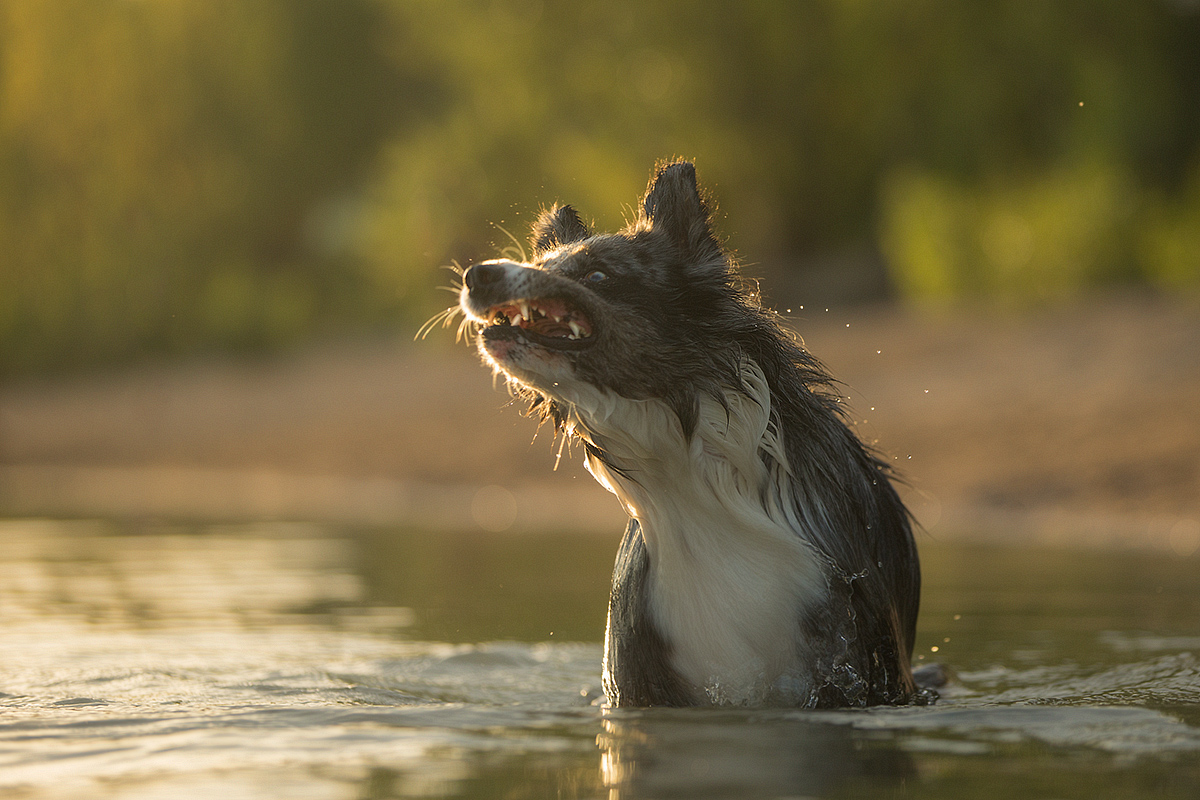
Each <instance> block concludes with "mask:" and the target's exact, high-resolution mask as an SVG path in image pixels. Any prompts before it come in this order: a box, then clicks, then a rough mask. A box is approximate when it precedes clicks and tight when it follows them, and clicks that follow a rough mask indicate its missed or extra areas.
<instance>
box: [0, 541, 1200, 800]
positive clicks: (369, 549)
mask: <svg viewBox="0 0 1200 800" xmlns="http://www.w3.org/2000/svg"><path fill="white" fill-rule="evenodd" d="M616 538H617V534H616V532H614V536H613V538H612V539H607V538H592V537H579V536H571V535H563V536H546V535H538V536H534V535H522V534H519V533H518V534H503V535H499V534H481V533H466V532H464V533H462V534H458V535H446V534H429V533H424V532H421V531H409V530H403V529H396V528H362V529H351V528H336V527H328V526H311V525H274V524H273V525H244V526H219V525H200V524H197V525H191V526H181V525H169V526H168V525H161V526H155V525H147V524H138V525H132V524H119V523H115V522H92V521H44V520H9V521H4V522H0V653H3V662H2V664H0V795H3V796H5V797H14V798H38V799H40V798H81V797H87V798H101V799H103V798H138V799H139V800H141V799H143V798H159V797H162V798H167V797H170V798H180V797H204V798H209V797H221V798H229V799H230V800H232V799H233V798H237V799H238V800H240V799H241V798H403V797H463V798H467V797H479V798H492V797H518V798H520V797H531V798H532V797H561V798H575V797H579V798H591V797H627V798H648V797H655V798H669V797H679V798H704V797H729V798H755V797H763V798H767V797H800V796H817V797H863V796H865V797H922V798H926V797H948V798H949V797H954V798H974V797H978V798H990V797H1123V798H1124V797H1155V798H1160V797H1165V798H1175V797H1178V798H1194V797H1197V796H1200V657H1198V656H1200V557H1197V556H1195V555H1193V556H1190V557H1188V558H1182V557H1179V556H1176V555H1159V554H1146V553H1128V552H1121V553H1088V552H1082V553H1081V552H1075V551H1054V550H1032V549H1017V548H1004V547H983V546H966V545H952V544H937V543H926V544H925V546H924V547H923V559H924V564H925V572H926V590H925V596H924V604H923V610H922V617H921V624H920V630H919V638H918V645H917V652H918V657H919V658H920V659H921V660H922V661H929V660H937V661H938V662H941V663H943V664H947V665H950V666H951V667H952V668H953V669H954V670H955V671H956V672H957V674H958V680H957V682H956V683H955V684H954V685H952V686H951V687H950V688H949V689H948V690H947V691H946V692H945V693H944V696H943V698H942V699H941V701H939V702H938V703H937V704H936V705H935V706H933V707H931V708H901V709H876V710H871V711H865V712H864V711H847V712H816V713H815V712H801V711H789V710H771V711H764V710H751V709H691V710H661V709H654V710H645V711H626V710H621V711H618V712H611V711H606V710H604V709H603V708H601V707H600V706H599V705H598V704H597V697H598V693H599V688H600V686H599V664H600V656H601V646H600V643H599V642H600V638H601V635H602V633H603V625H604V611H605V603H606V600H607V584H608V579H609V573H610V570H611V562H612V557H613V554H614V552H615V549H616ZM935 648H936V649H935Z"/></svg>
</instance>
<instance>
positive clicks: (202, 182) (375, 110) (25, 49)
mask: <svg viewBox="0 0 1200 800" xmlns="http://www.w3.org/2000/svg"><path fill="white" fill-rule="evenodd" d="M375 13H376V8H375V6H373V5H370V4H368V3H362V2H344V3H339V4H336V5H334V4H329V3H323V2H319V0H308V1H307V2H288V1H287V0H270V1H267V0H264V1H263V2H256V3H239V2H233V1H232V0H211V1H206V2H172V3H136V2H93V1H92V0H37V1H33V0H31V2H20V3H5V4H3V5H2V6H0V242H3V247H4V258H3V260H0V286H3V291H0V369H6V370H13V369H18V370H19V369H28V368H34V367H39V366H45V365H53V364H56V363H80V362H86V361H91V360H95V359H110V358H113V357H117V356H122V355H126V354H129V353H132V352H139V351H146V350H150V351H154V350H178V349H188V348H192V347H196V346H200V345H202V344H204V343H210V344H211V343H218V344H224V345H237V346H245V345H261V344H270V343H273V342H278V341H281V340H285V339H287V338H289V337H292V336H295V335H297V334H299V333H301V332H303V331H304V330H305V329H306V328H308V327H309V326H311V325H312V324H314V322H315V321H316V320H318V319H319V318H320V316H321V313H322V311H323V310H325V306H327V305H328V304H329V302H330V300H329V297H330V295H329V293H328V292H326V291H325V290H327V289H331V288H333V289H337V290H339V291H340V292H341V293H344V292H345V286H344V284H346V283H347V282H348V281H350V280H352V279H353V275H354V273H353V272H352V271H351V270H349V269H347V268H345V267H340V266H339V265H338V264H337V263H336V262H337V259H336V258H335V257H333V255H334V254H331V253H329V252H319V251H318V250H317V249H316V248H314V247H312V246H310V245H311V240H312V239H313V237H312V236H309V235H307V234H308V233H311V231H310V229H311V228H313V227H319V226H320V225H321V224H322V223H323V222H325V223H326V224H327V221H323V220H321V219H320V218H319V217H316V218H314V213H315V211H319V208H318V207H317V204H318V202H319V201H321V200H323V199H325V198H328V197H330V196H336V194H337V192H339V191H348V190H351V189H353V188H354V185H355V183H356V181H358V180H361V179H362V177H363V171H364V168H365V165H366V164H368V163H370V159H371V157H372V156H373V154H374V151H375V145H376V142H377V141H378V140H379V139H380V137H382V136H383V135H384V134H385V133H387V132H389V131H391V130H393V129H394V123H395V121H396V119H397V116H398V114H397V111H398V110H399V109H401V108H403V107H402V106H401V105H400V104H397V103H387V102H381V101H383V100H385V99H386V98H387V96H388V94H389V93H395V89H394V87H393V85H392V84H393V83H395V82H397V80H398V79H397V78H396V73H395V72H394V70H392V69H391V68H390V67H386V68H385V66H384V64H383V63H382V62H381V61H380V59H379V57H378V56H377V55H376V53H377V51H373V50H371V49H370V48H367V47H364V42H368V41H369V40H370V37H371V35H373V33H374V31H375V30H376V29H377V26H376V21H375V19H374V15H375Z"/></svg>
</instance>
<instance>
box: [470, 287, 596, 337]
mask: <svg viewBox="0 0 1200 800" xmlns="http://www.w3.org/2000/svg"><path fill="white" fill-rule="evenodd" d="M483 318H484V319H485V320H487V328H486V329H485V330H484V334H485V335H486V336H489V337H493V336H494V337H496V338H509V337H511V336H514V335H516V336H522V337H524V338H526V339H529V340H530V341H532V342H533V343H534V344H538V345H541V346H542V347H551V348H559V349H574V348H577V347H580V346H584V345H588V344H591V338H592V334H593V332H594V329H593V326H592V321H591V320H590V319H588V317H587V315H586V314H584V313H583V312H582V311H580V310H579V309H578V308H576V307H574V306H573V305H571V304H570V303H568V302H567V301H565V300H561V299H558V298H546V297H539V298H534V299H529V300H513V301H511V302H508V303H505V304H503V305H498V306H493V307H492V308H489V309H488V310H487V313H486V314H484V315H483Z"/></svg>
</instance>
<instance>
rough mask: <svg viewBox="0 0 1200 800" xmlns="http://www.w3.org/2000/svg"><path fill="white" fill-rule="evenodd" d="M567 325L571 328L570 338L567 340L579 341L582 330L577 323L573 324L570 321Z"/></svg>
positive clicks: (560, 320) (572, 321) (573, 321)
mask: <svg viewBox="0 0 1200 800" xmlns="http://www.w3.org/2000/svg"><path fill="white" fill-rule="evenodd" d="M558 321H559V322H562V319H559V320H558ZM567 325H569V326H571V336H570V337H569V338H571V339H579V338H581V337H582V336H583V334H582V333H581V331H582V330H583V328H580V327H579V324H578V323H577V322H575V320H571V321H570V322H568V323H567Z"/></svg>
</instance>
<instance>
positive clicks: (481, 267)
mask: <svg viewBox="0 0 1200 800" xmlns="http://www.w3.org/2000/svg"><path fill="white" fill-rule="evenodd" d="M503 277H504V267H503V266H501V265H500V264H476V265H475V266H473V267H471V268H470V269H468V270H467V272H466V274H465V275H463V280H464V281H465V282H466V284H467V289H468V290H475V289H478V288H479V287H481V286H487V285H488V284H491V283H497V282H499V281H500V280H501V279H502V278H503Z"/></svg>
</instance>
